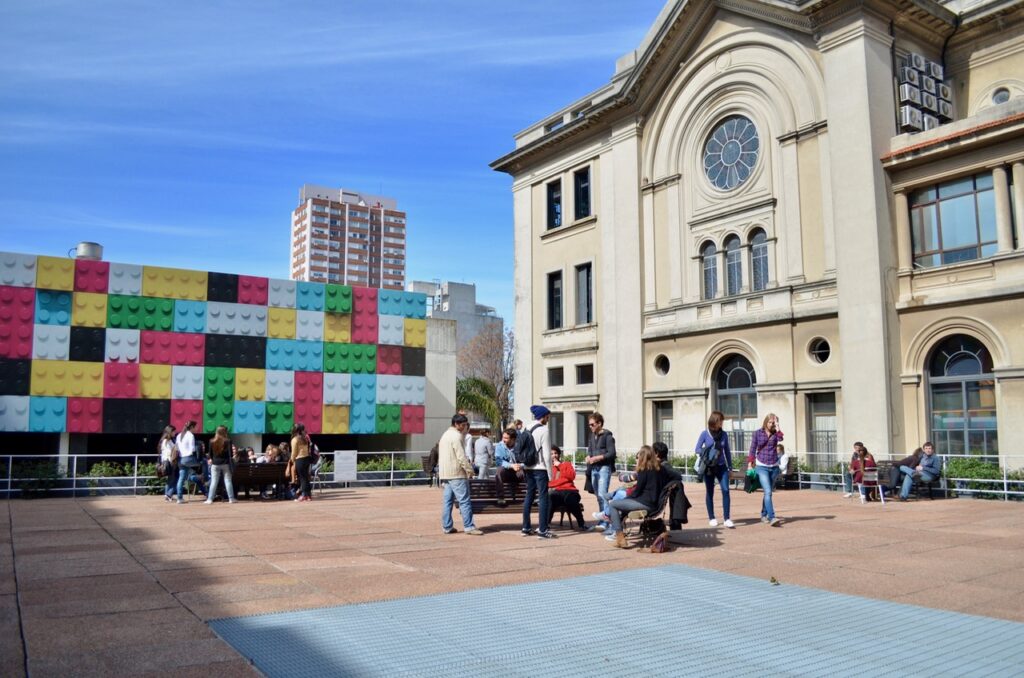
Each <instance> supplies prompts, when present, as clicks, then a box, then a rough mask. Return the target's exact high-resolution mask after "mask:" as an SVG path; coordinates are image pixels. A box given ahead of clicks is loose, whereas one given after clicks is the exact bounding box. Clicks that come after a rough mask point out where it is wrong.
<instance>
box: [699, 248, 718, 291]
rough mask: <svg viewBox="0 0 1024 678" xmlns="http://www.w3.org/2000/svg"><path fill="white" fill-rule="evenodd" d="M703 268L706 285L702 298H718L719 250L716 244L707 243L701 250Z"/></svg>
mask: <svg viewBox="0 0 1024 678" xmlns="http://www.w3.org/2000/svg"><path fill="white" fill-rule="evenodd" d="M700 260H701V268H702V269H703V273H704V285H703V288H702V289H701V294H702V298H704V299H714V298H715V297H716V296H718V250H717V249H716V248H715V244H714V243H711V242H709V243H706V244H705V245H704V246H703V247H702V248H701V250H700Z"/></svg>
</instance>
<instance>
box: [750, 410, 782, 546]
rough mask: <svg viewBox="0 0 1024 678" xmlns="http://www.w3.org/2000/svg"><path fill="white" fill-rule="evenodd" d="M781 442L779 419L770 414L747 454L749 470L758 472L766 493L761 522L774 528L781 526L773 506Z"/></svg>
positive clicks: (756, 432)
mask: <svg viewBox="0 0 1024 678" xmlns="http://www.w3.org/2000/svg"><path fill="white" fill-rule="evenodd" d="M780 442H782V430H781V429H780V428H779V417H778V416H777V415H775V414H774V413H772V412H769V413H768V414H767V415H765V418H764V421H763V422H761V428H759V429H757V430H756V431H754V436H753V439H752V440H751V441H750V452H748V453H747V469H748V470H750V469H754V471H756V472H757V479H758V480H759V481H760V483H761V489H762V490H763V491H764V499H762V500H761V522H762V523H767V524H768V525H773V526H774V525H778V524H779V519H778V518H777V517H776V516H775V505H774V504H772V488H774V487H775V479H776V478H778V477H779V450H778V445H779V443H780Z"/></svg>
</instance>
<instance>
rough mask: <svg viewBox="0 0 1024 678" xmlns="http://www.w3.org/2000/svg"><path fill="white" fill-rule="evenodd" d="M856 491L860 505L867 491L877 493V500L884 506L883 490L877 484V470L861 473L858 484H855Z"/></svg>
mask: <svg viewBox="0 0 1024 678" xmlns="http://www.w3.org/2000/svg"><path fill="white" fill-rule="evenodd" d="M857 489H858V494H859V495H860V501H861V503H862V504H863V503H864V501H865V495H866V494H867V492H868V491H877V492H878V496H879V498H880V499H881V500H882V506H885V488H883V487H882V486H881V485H880V484H879V482H878V469H877V468H873V469H868V470H866V471H863V472H861V478H860V482H859V483H857Z"/></svg>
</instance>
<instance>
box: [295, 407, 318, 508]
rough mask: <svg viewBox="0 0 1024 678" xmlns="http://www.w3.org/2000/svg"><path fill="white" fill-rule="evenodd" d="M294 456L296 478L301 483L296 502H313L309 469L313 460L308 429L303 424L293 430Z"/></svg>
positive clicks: (297, 425)
mask: <svg viewBox="0 0 1024 678" xmlns="http://www.w3.org/2000/svg"><path fill="white" fill-rule="evenodd" d="M291 446H292V456H291V461H292V464H293V465H294V467H295V476H296V479H297V480H298V481H299V496H298V497H296V498H295V501H312V500H313V497H311V496H310V493H309V467H310V465H311V464H312V461H313V458H312V456H311V455H310V453H309V436H307V435H306V427H305V426H304V425H303V424H296V425H295V426H294V427H293V428H292V442H291Z"/></svg>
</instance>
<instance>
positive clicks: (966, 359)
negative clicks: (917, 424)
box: [928, 334, 999, 457]
mask: <svg viewBox="0 0 1024 678" xmlns="http://www.w3.org/2000/svg"><path fill="white" fill-rule="evenodd" d="M928 385H929V390H928V394H929V403H928V411H929V413H930V416H931V436H932V441H933V442H934V443H935V451H936V452H938V453H940V454H953V455H956V454H975V455H983V456H992V457H995V456H997V455H998V454H999V440H998V436H997V433H996V388H995V379H994V378H993V376H992V356H991V354H989V352H988V349H987V348H985V345H984V344H982V343H981V342H980V341H978V340H977V339H975V338H974V337H969V336H967V335H963V334H957V335H953V336H952V337H949V338H948V339H944V340H943V341H942V343H940V344H939V345H938V346H936V347H935V349H934V350H933V351H932V355H931V359H930V360H929V361H928Z"/></svg>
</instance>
